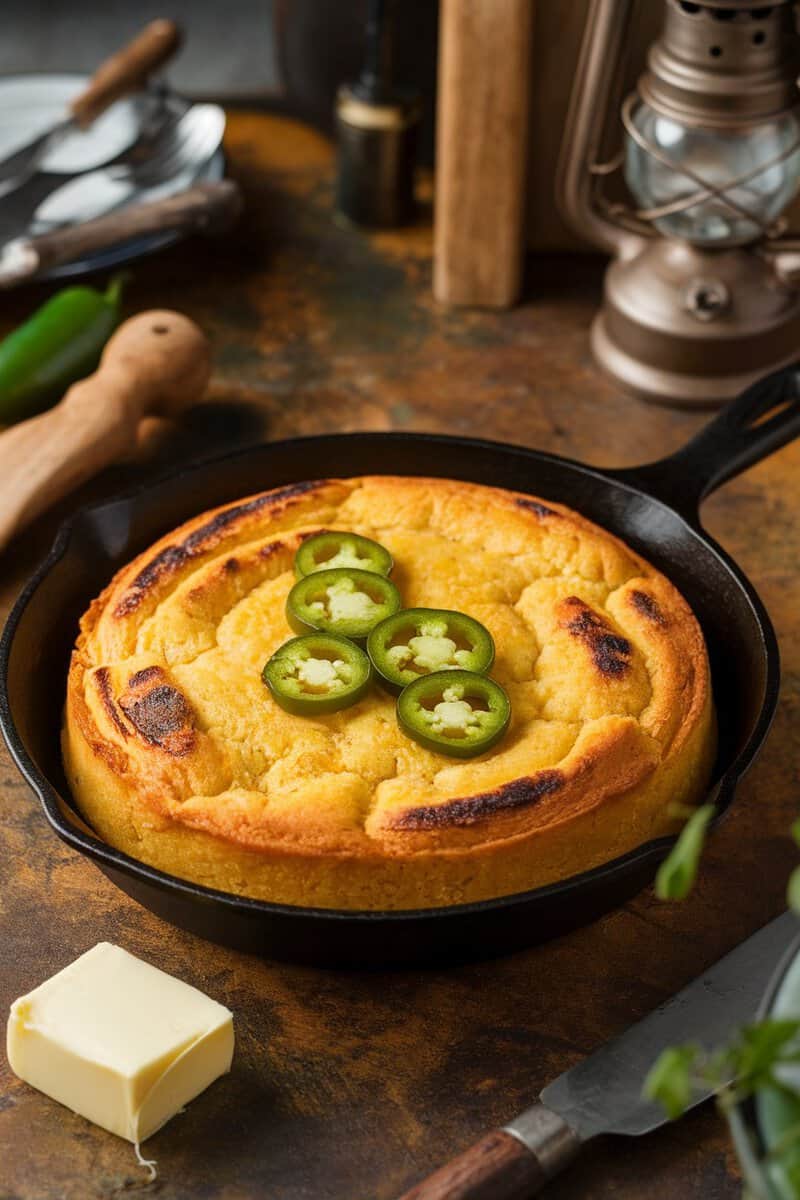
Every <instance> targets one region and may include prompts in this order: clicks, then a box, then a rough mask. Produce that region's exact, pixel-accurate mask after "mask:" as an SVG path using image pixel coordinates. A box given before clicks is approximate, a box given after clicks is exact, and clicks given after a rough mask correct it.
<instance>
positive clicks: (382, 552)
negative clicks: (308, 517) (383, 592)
mask: <svg viewBox="0 0 800 1200" xmlns="http://www.w3.org/2000/svg"><path fill="white" fill-rule="evenodd" d="M393 566H394V562H393V561H392V556H391V554H390V553H389V551H388V550H387V549H386V547H385V546H382V545H381V544H380V542H373V540H372V538H368V537H362V536H361V534H359V533H348V532H347V531H346V530H343V529H341V530H340V529H330V530H326V531H325V533H317V534H315V535H314V536H313V537H310V538H309V539H308V541H306V542H303V544H302V546H301V547H300V549H299V550H298V551H297V553H296V554H295V556H294V570H295V574H296V575H297V577H298V579H302V578H303V576H304V575H313V573H314V572H315V571H333V570H335V569H336V568H337V567H353V568H355V569H356V570H357V571H371V572H372V573H373V574H374V575H391V573H392V567H393Z"/></svg>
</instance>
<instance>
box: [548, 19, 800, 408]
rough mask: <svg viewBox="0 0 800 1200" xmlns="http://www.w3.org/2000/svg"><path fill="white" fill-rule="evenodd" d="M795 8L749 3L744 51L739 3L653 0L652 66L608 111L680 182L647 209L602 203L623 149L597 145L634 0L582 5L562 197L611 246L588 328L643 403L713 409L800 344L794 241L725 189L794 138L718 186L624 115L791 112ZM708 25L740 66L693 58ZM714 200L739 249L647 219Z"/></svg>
mask: <svg viewBox="0 0 800 1200" xmlns="http://www.w3.org/2000/svg"><path fill="white" fill-rule="evenodd" d="M794 2H795V0H777V2H776V3H774V4H772V5H769V6H762V7H761V8H760V9H756V10H755V11H757V12H759V13H760V14H763V17H764V19H763V20H762V21H761V23H760V24H759V25H758V30H759V36H758V39H756V37H753V38H752V39H751V41H752V42H753V43H754V44H755V43H756V42H757V45H754V48H753V51H752V54H748V49H747V38H746V32H747V31H746V29H745V28H744V26H743V25H742V24H741V23H742V22H744V21H746V20H747V19H748V15H747V14H748V10H749V16H750V17H753V14H754V9H753V5H752V4H750V3H747V0H744V2H743V0H713V2H712V0H702V3H698V4H691V5H686V4H682V3H681V0H665V12H666V18H667V20H666V25H665V29H666V32H665V33H664V34H662V37H661V38H660V39H659V40H658V41H657V42H656V43H654V44H653V46H652V47H651V49H650V54H649V57H648V69H647V70H646V71H645V73H644V74H643V75H642V76H641V77H640V79H639V81H638V83H637V85H636V87H635V88H634V89H633V90H632V91H629V92H628V94H627V95H626V96H625V98H624V100H623V101H622V103H621V105H620V106H619V118H620V125H621V129H622V131H623V132H624V133H625V134H627V136H629V137H630V138H632V139H633V141H634V142H635V143H636V144H637V145H638V146H639V147H641V148H642V149H643V150H644V151H645V152H646V153H648V154H650V155H652V156H653V157H654V158H655V159H656V161H659V162H661V163H662V164H663V165H664V166H666V167H668V168H669V169H671V170H673V171H675V172H676V173H677V174H679V175H680V176H681V177H682V178H684V179H685V180H686V182H687V185H689V186H688V191H687V194H686V195H685V196H684V195H682V196H679V197H675V198H673V199H672V200H670V201H668V202H665V203H664V204H662V205H657V206H652V207H649V208H641V207H640V208H636V207H634V206H633V205H631V204H626V203H621V202H616V201H612V200H610V199H608V197H607V196H606V194H605V191H604V187H603V181H604V180H605V179H607V178H608V177H609V176H611V175H613V174H614V173H615V172H618V171H619V170H620V168H621V166H622V164H623V162H624V149H623V150H620V151H619V152H617V153H615V154H613V155H611V156H609V155H608V154H606V155H604V154H603V153H601V147H603V143H604V139H605V135H606V132H607V125H608V121H609V109H610V107H611V97H612V94H613V93H614V90H615V86H616V85H617V82H618V77H619V69H620V62H621V60H622V57H623V51H624V47H625V43H626V35H627V33H628V30H629V28H630V21H631V19H632V16H633V9H634V5H635V0H592V2H591V5H590V9H589V15H588V19H587V27H586V33H585V36H584V41H583V46H582V49H581V55H580V61H579V64H578V70H577V74H576V82H575V85H574V88H573V93H572V98H571V103H570V109H569V114H568V117H567V121H566V125H565V130H564V138H563V142H562V155H561V162H560V165H559V175H558V185H557V190H558V199H559V202H560V205H561V207H562V210H563V211H564V214H565V217H566V219H567V220H568V221H569V222H570V224H572V225H573V226H574V227H575V229H576V231H577V232H579V234H581V235H582V236H583V237H585V238H587V239H588V240H589V241H591V242H592V243H594V244H595V245H596V246H597V247H598V248H600V249H602V250H605V251H607V252H609V253H610V254H611V255H612V256H613V262H612V264H611V266H610V267H609V270H608V272H607V275H606V280H605V287H604V303H603V308H602V310H601V312H600V313H599V314H598V316H597V318H596V320H595V322H594V325H593V327H592V335H591V336H592V348H593V351H594V354H595V357H596V359H597V361H598V363H599V365H600V366H601V368H603V369H604V370H605V371H606V373H608V374H610V375H611V376H612V377H613V378H614V379H615V380H616V381H617V382H618V383H620V384H622V386H623V387H625V388H626V389H627V390H630V391H632V392H634V393H636V394H638V395H639V396H641V397H642V398H644V399H648V400H654V401H657V402H663V403H677V404H683V405H687V406H703V407H709V406H713V405H716V404H719V403H721V402H724V401H726V400H727V399H729V398H731V397H732V396H734V395H736V394H737V393H738V392H739V391H740V390H741V389H742V388H743V387H746V386H749V384H750V383H752V382H753V380H754V379H756V378H758V377H759V376H760V375H762V374H764V373H765V372H766V371H768V370H771V369H774V368H775V367H777V366H780V365H782V364H783V363H785V362H788V361H790V360H791V359H793V358H794V357H796V355H797V353H798V351H799V350H800V291H798V287H797V281H798V280H800V236H798V235H794V236H792V235H788V234H787V230H788V221H787V219H786V217H785V215H783V214H781V215H779V216H778V217H776V218H775V219H773V220H769V221H767V220H764V219H763V218H762V216H761V215H760V214H759V213H757V212H752V211H750V209H749V208H748V207H747V205H746V204H743V203H742V202H741V198H739V197H736V196H731V195H730V194H729V193H730V192H732V191H733V190H734V189H735V188H737V187H741V186H742V185H743V184H745V185H746V184H747V183H748V182H749V181H751V180H752V179H754V178H757V177H758V176H759V175H761V174H763V172H764V171H767V170H770V169H771V168H773V167H775V166H777V165H780V164H781V163H782V162H785V161H787V160H788V159H789V158H791V156H792V155H793V154H796V153H798V152H800V133H798V135H797V137H796V138H794V139H792V141H791V143H790V144H789V145H788V146H786V147H784V148H783V150H782V151H781V152H780V153H779V154H777V155H774V156H773V157H772V158H771V159H770V160H768V161H765V162H764V163H761V164H759V165H758V166H757V167H755V166H752V167H748V169H747V170H745V171H742V172H740V173H739V174H738V175H737V176H736V177H734V178H732V179H731V180H729V181H726V182H725V183H724V184H716V183H712V182H711V181H709V180H706V179H704V178H703V177H702V174H700V173H698V172H697V170H696V169H692V168H691V167H688V166H687V165H686V164H685V163H682V162H681V161H680V160H679V159H678V158H677V157H676V158H673V157H671V156H670V155H669V154H667V153H665V152H664V151H663V150H662V148H660V147H658V146H654V145H653V144H652V143H651V141H650V140H649V139H648V138H647V137H646V136H645V135H644V134H643V133H642V132H641V130H639V129H638V128H637V127H636V125H635V123H634V114H635V112H636V109H637V106H638V105H640V104H647V105H649V106H650V107H651V108H655V109H656V111H658V112H662V113H663V114H664V115H667V116H669V117H671V118H672V119H674V120H675V121H676V122H677V123H679V124H682V125H685V126H687V125H688V126H694V127H704V128H710V129H719V130H720V131H727V132H731V131H739V130H741V131H742V132H747V131H748V130H752V129H753V128H757V127H758V126H759V125H760V124H761V123H762V122H763V121H765V120H768V119H774V118H776V117H780V116H781V115H783V114H785V113H789V112H791V111H793V110H794V109H797V108H798V106H800V92H798V90H797V84H796V79H797V67H798V64H800V35H798V33H797V30H796V26H795V25H794V24H793V22H792V23H791V24H790V21H789V13H790V11H793V10H794ZM687 10H693V11H691V12H689V11H687ZM715 10H716V11H715ZM698 12H699V13H700V16H701V18H703V15H704V14H706V15H707V14H709V13H711V15H712V17H713V18H715V19H714V20H713V25H712V23H710V22H709V21H708V20H706V21H705V23H703V20H702V19H701V20H698V19H697V16H696V14H697V13H698ZM742 14H743V15H742ZM722 15H724V16H726V17H731V18H735V19H736V20H737V21H738V22H739V23H740V24H737V26H736V27H735V28H733V29H732V28H731V26H732V24H733V21H732V20H726V21H725V22H723V21H722V20H721V19H719V18H720V17H721V16H722ZM691 22H695V24H694V26H692V24H691ZM718 28H719V29H722V30H723V32H724V34H725V35H726V36H727V38H728V42H727V43H726V48H728V49H730V50H731V54H730V56H729V57H730V60H731V61H733V62H735V64H736V66H735V67H734V68H732V69H730V71H729V74H725V73H724V71H723V70H721V68H720V66H719V62H718V61H714V62H713V63H712V64H711V65H710V66H709V67H708V68H706V67H705V65H704V63H703V61H702V57H701V54H702V39H703V38H704V37H708V36H709V35H710V32H711V31H712V29H713V32H714V33H716V31H717V29H718ZM762 31H764V32H763V35H762ZM695 35H696V38H697V41H698V47H697V53H696V54H695V55H694V57H692V52H693V49H694V47H693V43H692V38H693V36H695ZM732 35H733V36H732ZM768 35H769V37H768ZM764 42H767V47H766V51H765V50H764V49H763V48H762V46H763V43H764ZM743 46H744V49H742V47H743ZM716 48H717V47H715V49H716ZM739 79H741V81H742V86H741V89H737V86H736V84H737V82H738V80H739ZM615 107H616V105H615ZM712 197H714V198H716V199H717V200H719V201H720V202H721V203H722V204H724V205H725V206H726V207H727V208H728V209H729V210H730V211H731V212H732V213H737V214H738V215H739V216H741V217H744V218H745V219H746V220H748V221H750V222H752V223H753V225H754V226H755V228H756V229H757V230H758V234H757V236H756V237H754V239H753V240H752V241H750V242H748V243H747V244H745V245H741V244H730V243H720V244H719V245H716V246H709V245H697V244H693V243H691V242H689V241H687V240H684V239H679V238H677V237H669V236H665V235H663V234H662V233H660V232H659V231H658V230H657V229H655V228H654V226H653V224H652V222H654V221H656V220H658V219H659V218H660V217H663V216H668V215H670V214H673V213H677V212H681V211H686V210H687V209H689V208H691V207H692V206H694V205H696V204H698V203H703V202H705V201H706V200H708V199H710V198H712Z"/></svg>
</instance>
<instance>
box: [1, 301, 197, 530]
mask: <svg viewBox="0 0 800 1200" xmlns="http://www.w3.org/2000/svg"><path fill="white" fill-rule="evenodd" d="M210 375H211V355H210V350H209V345H208V340H207V338H206V336H205V334H204V333H203V332H202V331H201V330H200V329H198V327H197V326H196V325H195V324H194V322H193V321H190V320H189V318H188V317H184V316H182V315H181V314H180V313H176V312H169V311H168V310H166V309H165V310H163V311H162V310H158V309H156V310H153V311H151V312H144V313H140V314H139V315H138V316H136V317H131V319H130V320H128V321H125V322H124V323H123V324H122V325H120V327H119V329H118V330H117V331H116V333H115V334H114V335H113V337H112V338H111V339H110V340H109V342H108V345H107V346H106V348H105V350H104V352H103V357H102V359H101V360H100V365H99V367H98V368H97V370H96V371H95V373H94V375H90V376H89V377H88V379H82V380H81V381H80V383H75V384H73V386H72V387H71V388H70V389H69V391H68V392H67V394H66V396H65V397H64V399H63V400H62V401H61V402H60V404H57V405H56V407H55V408H51V409H50V411H49V412H46V413H43V414H42V415H41V416H40V417H33V418H32V419H31V420H30V421H23V422H22V424H21V425H16V426H14V428H13V429H9V430H7V431H6V432H5V433H2V434H0V549H2V548H3V547H4V546H6V545H7V544H8V542H9V540H10V539H11V538H12V537H13V536H14V535H15V534H16V533H18V532H19V530H20V529H22V528H23V527H24V526H25V525H27V524H28V522H29V521H32V520H33V518H34V517H36V516H38V515H39V513H41V512H43V511H44V510H45V509H46V508H49V507H50V505H51V504H54V503H55V502H56V501H57V500H60V499H61V498H62V497H63V496H65V495H66V494H67V493H68V492H69V491H71V490H72V489H73V488H75V487H77V486H78V484H80V483H83V482H84V481H85V480H87V479H89V478H90V477H91V476H92V475H94V474H96V473H97V472H98V471H100V470H102V468H103V467H106V466H108V465H109V464H110V463H112V462H114V460H115V459H117V458H119V457H120V456H121V455H123V454H124V453H126V451H128V450H130V448H131V446H132V444H133V443H134V441H135V439H136V435H137V430H138V427H139V423H140V422H141V421H142V419H143V418H145V417H148V416H152V415H157V416H165V417H173V416H176V415H177V414H178V413H179V412H180V411H181V409H183V408H184V407H185V406H186V405H188V404H190V403H191V402H192V401H195V400H199V399H200V397H201V396H202V395H203V392H204V391H205V389H206V387H207V385H208V380H209V377H210Z"/></svg>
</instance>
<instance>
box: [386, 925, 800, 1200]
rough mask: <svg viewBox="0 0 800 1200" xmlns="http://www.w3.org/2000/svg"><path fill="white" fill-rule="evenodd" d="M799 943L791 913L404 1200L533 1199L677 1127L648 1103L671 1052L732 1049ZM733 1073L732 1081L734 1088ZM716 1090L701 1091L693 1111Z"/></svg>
mask: <svg viewBox="0 0 800 1200" xmlns="http://www.w3.org/2000/svg"><path fill="white" fill-rule="evenodd" d="M796 936H797V917H796V916H795V914H794V913H791V912H787V913H784V914H783V915H782V916H780V917H777V918H776V919H775V920H774V921H771V922H770V923H769V925H765V926H764V928H763V929H760V930H759V931H758V933H754V934H753V936H752V937H749V938H748V939H747V941H746V942H742V944H741V945H740V946H737V947H736V949H735V950H732V951H731V952H730V954H726V955H725V957H724V958H722V959H720V961H719V962H718V963H716V964H715V965H714V966H713V967H710V968H709V969H708V970H707V971H706V972H705V974H703V975H701V976H700V977H699V978H698V979H695V980H694V982H693V983H690V984H688V985H687V987H685V988H683V990H682V991H680V992H678V993H677V994H676V995H674V996H672V997H671V998H670V999H669V1000H667V1001H666V1002H665V1003H664V1004H662V1005H661V1006H660V1008H657V1009H655V1011H654V1012H652V1013H650V1015H649V1016H647V1017H645V1018H644V1019H643V1020H642V1021H639V1022H638V1024H636V1025H633V1026H631V1028H630V1029H628V1030H627V1031H626V1032H625V1033H622V1034H620V1036H619V1037H617V1038H614V1039H613V1041H610V1042H606V1044H605V1045H604V1046H601V1047H600V1049H599V1050H596V1051H595V1053H594V1054H593V1055H591V1057H590V1058H586V1059H584V1060H583V1061H581V1062H578V1063H577V1064H576V1065H575V1066H574V1067H572V1068H571V1069H570V1070H569V1071H566V1072H565V1073H564V1074H563V1075H560V1076H559V1078H558V1079H554V1080H553V1082H552V1083H551V1084H549V1085H548V1086H547V1087H546V1088H545V1089H544V1091H543V1092H542V1093H541V1095H540V1097H539V1100H538V1101H537V1102H536V1103H535V1104H534V1105H533V1106H532V1107H531V1108H529V1109H527V1110H526V1111H525V1112H523V1113H520V1114H519V1115H518V1116H517V1117H515V1118H514V1120H513V1121H510V1122H509V1123H508V1125H507V1126H506V1127H505V1128H504V1129H494V1130H492V1132H491V1133H487V1134H486V1135H485V1137H483V1138H481V1140H480V1141H479V1142H476V1143H475V1145H473V1146H470V1147H469V1148H468V1149H467V1150H465V1151H464V1152H463V1153H462V1154H460V1155H459V1156H458V1157H457V1158H454V1159H453V1160H452V1161H451V1162H449V1163H447V1164H446V1165H445V1166H443V1167H440V1168H439V1170H438V1171H436V1172H434V1174H433V1175H430V1176H429V1177H428V1178H427V1179H425V1180H423V1182H422V1183H419V1184H417V1186H416V1187H412V1189H411V1191H410V1192H406V1193H405V1195H404V1196H403V1197H401V1200H529V1198H530V1197H532V1196H537V1195H538V1194H539V1192H540V1191H541V1190H542V1188H543V1187H545V1185H546V1184H547V1183H548V1182H549V1181H550V1180H551V1179H552V1178H553V1177H554V1176H555V1175H557V1174H558V1173H559V1171H562V1170H564V1168H565V1167H567V1166H569V1164H570V1163H571V1162H572V1160H573V1159H574V1158H575V1157H576V1155H577V1154H578V1153H579V1151H580V1150H581V1148H582V1147H583V1146H585V1145H586V1144H587V1143H588V1142H590V1141H592V1139H593V1138H596V1137H599V1136H600V1135H602V1134H617V1135H622V1136H627V1137H638V1136H641V1135H642V1134H645V1133H650V1132H652V1131H653V1130H654V1129H658V1128H660V1126H662V1125H665V1124H666V1123H667V1120H668V1118H667V1116H666V1114H665V1112H664V1110H663V1109H662V1108H661V1107H660V1105H657V1104H656V1103H655V1102H654V1101H652V1100H650V1099H648V1098H647V1097H645V1096H644V1095H643V1094H642V1086H643V1084H644V1081H645V1078H646V1076H647V1073H648V1071H649V1070H650V1068H651V1067H652V1065H653V1063H654V1062H655V1060H656V1059H657V1057H658V1055H659V1054H660V1052H661V1051H662V1050H664V1049H665V1048H666V1047H667V1046H675V1045H685V1044H687V1043H690V1042H694V1043H697V1044H698V1045H700V1046H702V1047H703V1048H704V1049H706V1050H712V1049H714V1048H716V1047H717V1046H719V1045H720V1044H724V1042H725V1041H726V1040H727V1039H728V1038H729V1037H730V1036H731V1034H732V1033H733V1032H734V1030H736V1029H739V1028H741V1026H742V1025H744V1024H745V1022H747V1021H750V1020H752V1019H753V1017H754V1016H755V1015H756V1012H757V1010H758V1008H759V1004H760V1002H761V999H762V996H763V993H764V988H765V986H766V983H767V980H768V979H769V977H770V975H771V974H772V972H773V971H774V969H775V968H776V966H777V965H778V963H779V962H780V961H781V958H782V957H783V955H784V953H785V952H786V950H787V947H788V946H789V945H790V944H791V943H792V941H793V940H794V938H795V937H796ZM732 1078H733V1076H732V1073H731V1074H729V1075H728V1081H729V1082H732ZM712 1093H713V1086H712V1085H711V1084H710V1083H709V1084H705V1083H704V1084H699V1083H698V1084H697V1085H696V1086H694V1087H693V1090H692V1096H691V1103H690V1105H689V1107H692V1108H693V1107H694V1106H695V1105H696V1104H700V1103H702V1102H703V1101H704V1100H707V1099H708V1098H709V1096H711V1095H712Z"/></svg>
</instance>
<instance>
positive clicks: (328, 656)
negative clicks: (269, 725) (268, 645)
mask: <svg viewBox="0 0 800 1200" xmlns="http://www.w3.org/2000/svg"><path fill="white" fill-rule="evenodd" d="M371 675H372V668H371V666H370V661H369V659H368V658H367V656H366V654H365V653H364V651H363V650H362V649H361V648H360V647H359V646H356V645H355V644H354V643H353V642H349V641H348V640H347V639H346V638H341V637H334V636H333V635H332V634H328V633H312V634H309V635H307V636H306V637H296V638H291V640H290V641H288V642H284V644H283V645H282V646H281V647H280V649H279V650H276V651H275V653H274V654H273V656H272V658H271V659H270V660H269V662H268V663H267V664H266V666H265V667H264V670H263V672H262V679H263V680H264V683H265V684H266V685H267V687H268V688H269V690H270V692H271V693H272V696H273V698H274V699H275V700H276V701H277V703H278V704H280V706H281V708H285V709H286V711H287V712H290V713H295V714H296V715H297V716H302V717H313V716H323V715H324V714H326V713H333V712H338V711H339V709H340V708H349V706H350V705H351V704H356V703H357V702H358V701H359V700H360V699H361V698H362V696H364V695H365V693H366V692H367V689H368V688H369V685H370V678H371Z"/></svg>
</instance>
